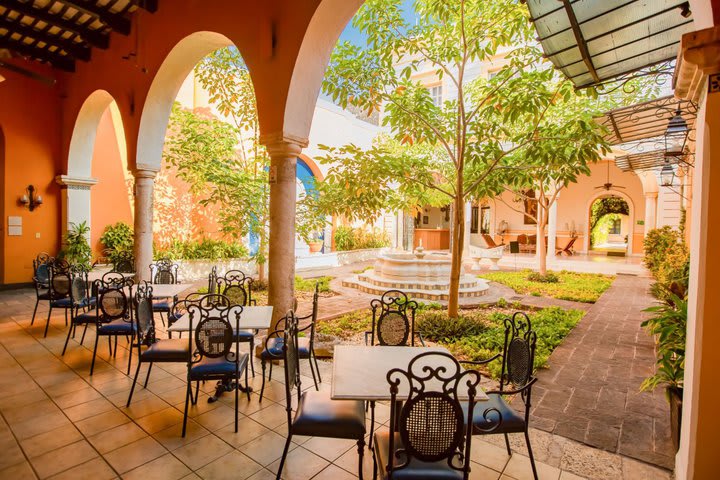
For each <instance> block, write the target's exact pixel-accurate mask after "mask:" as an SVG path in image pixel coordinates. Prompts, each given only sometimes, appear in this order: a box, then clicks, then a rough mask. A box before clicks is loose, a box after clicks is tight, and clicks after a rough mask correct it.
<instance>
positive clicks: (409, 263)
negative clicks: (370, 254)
mask: <svg viewBox="0 0 720 480" xmlns="http://www.w3.org/2000/svg"><path fill="white" fill-rule="evenodd" d="M450 268H451V265H450V256H449V255H425V256H424V257H423V258H418V257H417V256H416V255H415V254H412V253H388V254H385V255H381V256H380V257H378V259H377V260H376V261H375V272H374V273H375V275H376V276H378V277H381V278H384V279H387V280H396V281H400V282H412V283H414V282H418V281H419V282H440V281H443V282H444V283H447V282H448V281H449V279H450Z"/></svg>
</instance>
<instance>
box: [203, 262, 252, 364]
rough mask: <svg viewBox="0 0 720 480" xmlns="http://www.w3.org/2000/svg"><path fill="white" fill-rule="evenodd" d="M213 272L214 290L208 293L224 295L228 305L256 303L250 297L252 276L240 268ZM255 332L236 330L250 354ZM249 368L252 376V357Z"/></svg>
mask: <svg viewBox="0 0 720 480" xmlns="http://www.w3.org/2000/svg"><path fill="white" fill-rule="evenodd" d="M213 268H214V267H213ZM213 273H214V277H215V283H216V285H215V290H214V291H213V292H210V293H219V294H221V295H224V296H226V297H227V298H228V300H230V305H240V306H242V307H247V306H255V305H257V302H256V301H255V300H253V298H252V282H253V279H252V277H248V276H247V275H245V273H243V272H242V271H240V270H228V271H227V272H225V275H224V276H222V277H218V276H217V271H215V272H211V273H210V275H211V276H213ZM208 291H209V290H208ZM257 333H258V331H257V330H240V331H238V332H236V335H237V336H238V338H239V341H240V343H249V344H250V353H251V355H252V352H253V350H255V335H257ZM250 370H251V371H252V375H253V377H254V376H255V365H254V364H253V361H252V358H250Z"/></svg>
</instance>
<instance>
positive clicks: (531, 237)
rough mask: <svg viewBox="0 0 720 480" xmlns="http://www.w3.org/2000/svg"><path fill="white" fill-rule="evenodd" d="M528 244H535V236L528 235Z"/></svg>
mask: <svg viewBox="0 0 720 480" xmlns="http://www.w3.org/2000/svg"><path fill="white" fill-rule="evenodd" d="M528 243H529V244H530V245H536V244H537V235H528Z"/></svg>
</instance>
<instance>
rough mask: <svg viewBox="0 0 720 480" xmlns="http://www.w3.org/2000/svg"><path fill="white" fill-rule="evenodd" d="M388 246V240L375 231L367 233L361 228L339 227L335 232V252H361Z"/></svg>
mask: <svg viewBox="0 0 720 480" xmlns="http://www.w3.org/2000/svg"><path fill="white" fill-rule="evenodd" d="M388 245H390V238H389V237H388V236H387V234H386V233H385V232H382V231H380V230H377V229H373V230H372V231H367V230H364V229H362V228H352V227H345V226H339V227H337V229H336V230H335V250H337V251H338V252H340V251H346V250H361V249H363V248H382V247H387V246H388Z"/></svg>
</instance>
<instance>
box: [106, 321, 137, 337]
mask: <svg viewBox="0 0 720 480" xmlns="http://www.w3.org/2000/svg"><path fill="white" fill-rule="evenodd" d="M134 331H135V323H132V322H130V321H125V320H123V319H122V318H120V319H117V320H113V321H112V322H108V323H105V324H103V325H100V327H99V328H98V335H130V334H131V333H133V332H134Z"/></svg>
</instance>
